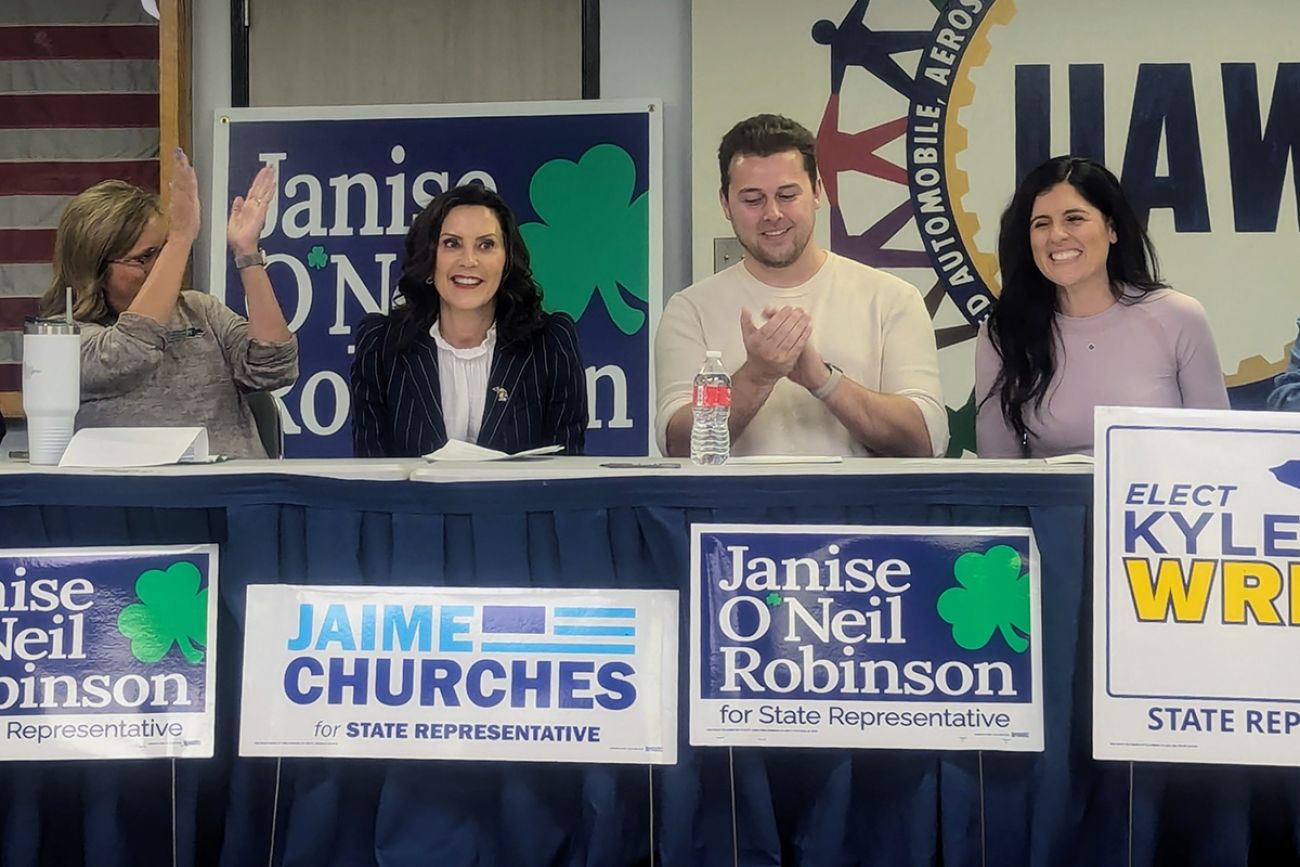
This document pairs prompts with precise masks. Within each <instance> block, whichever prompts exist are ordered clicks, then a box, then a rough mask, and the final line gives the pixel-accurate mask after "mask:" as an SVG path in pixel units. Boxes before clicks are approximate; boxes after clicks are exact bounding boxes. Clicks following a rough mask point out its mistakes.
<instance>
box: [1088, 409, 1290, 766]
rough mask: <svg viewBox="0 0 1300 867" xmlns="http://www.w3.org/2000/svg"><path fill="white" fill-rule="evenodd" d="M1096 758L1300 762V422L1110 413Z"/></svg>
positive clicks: (1101, 529) (1096, 609) (1097, 559)
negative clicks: (1298, 663)
mask: <svg viewBox="0 0 1300 867" xmlns="http://www.w3.org/2000/svg"><path fill="white" fill-rule="evenodd" d="M1096 437H1097V439H1096V443H1097V465H1096V475H1095V482H1094V484H1095V491H1096V494H1095V496H1096V513H1095V514H1096V517H1095V519H1094V520H1095V526H1096V531H1095V537H1094V555H1093V563H1094V579H1093V656H1094V658H1093V698H1092V703H1093V736H1092V737H1093V741H1092V751H1093V755H1094V756H1095V757H1096V758H1099V759H1126V760H1131V761H1156V762H1221V763H1232V764H1258V765H1300V666H1297V665H1296V664H1295V661H1296V659H1297V658H1300V416H1296V415H1290V414H1286V413H1263V412H1248V413H1247V412H1226V411H1217V412H1207V411H1198V410H1156V409H1127V408H1123V409H1122V408H1116V407H1100V408H1098V410H1097V415H1096Z"/></svg>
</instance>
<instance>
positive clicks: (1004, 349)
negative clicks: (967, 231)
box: [975, 157, 1228, 458]
mask: <svg viewBox="0 0 1300 867" xmlns="http://www.w3.org/2000/svg"><path fill="white" fill-rule="evenodd" d="M998 256H999V260H1000V265H1001V268H1002V294H1001V296H1000V297H999V299H998V302H997V303H996V304H995V305H994V307H993V310H992V312H991V313H990V314H989V317H988V319H987V320H986V321H985V323H984V325H983V326H981V328H980V332H979V338H978V342H977V344H976V349H975V394H976V399H977V400H978V401H979V410H978V415H977V418H976V423H975V437H976V450H977V451H978V453H979V456H980V457H984V458H1011V457H1035V458H1041V457H1049V456H1051V455H1061V454H1072V453H1084V454H1091V453H1092V449H1093V442H1092V432H1093V423H1092V415H1093V408H1094V407H1097V406H1155V407H1196V408H1201V409H1226V408H1227V407H1228V394H1227V390H1226V389H1225V388H1224V384H1223V371H1222V368H1221V367H1220V365H1219V354H1218V352H1217V350H1216V349H1215V348H1214V337H1213V335H1212V334H1211V333H1210V325H1209V322H1208V321H1207V319H1206V317H1205V310H1204V309H1203V308H1202V307H1201V305H1200V304H1199V303H1198V302H1197V301H1196V300H1195V299H1193V298H1191V297H1189V296H1187V295H1184V294H1182V293H1181V292H1176V291H1174V290H1173V289H1170V288H1169V287H1168V286H1167V285H1166V284H1165V283H1163V282H1162V281H1161V280H1160V277H1159V274H1158V271H1157V267H1156V255H1155V248H1154V247H1153V246H1152V244H1151V240H1150V238H1149V237H1148V236H1147V233H1146V229H1145V228H1144V227H1143V226H1142V223H1141V222H1140V221H1139V220H1138V217H1137V214H1136V213H1134V211H1133V207H1132V206H1131V205H1130V204H1129V202H1128V200H1127V199H1126V198H1125V197H1124V192H1123V190H1122V189H1121V188H1120V185H1119V181H1118V180H1117V179H1116V178H1115V176H1114V175H1113V174H1111V173H1110V172H1109V171H1108V170H1107V169H1106V167H1105V166H1102V165H1101V164H1100V163H1097V162H1094V161H1092V160H1089V159H1086V158H1083V157H1057V158H1055V159H1052V160H1049V161H1048V162H1046V163H1044V164H1043V165H1041V166H1039V167H1038V168H1036V169H1034V170H1033V171H1032V172H1030V173H1029V174H1028V175H1027V176H1026V177H1025V179H1024V181H1022V182H1021V184H1020V187H1019V189H1017V190H1016V194H1015V196H1014V197H1013V198H1012V200H1011V204H1010V205H1009V206H1008V207H1007V209H1006V211H1005V212H1004V213H1003V214H1002V225H1001V234H1000V236H999V239H998Z"/></svg>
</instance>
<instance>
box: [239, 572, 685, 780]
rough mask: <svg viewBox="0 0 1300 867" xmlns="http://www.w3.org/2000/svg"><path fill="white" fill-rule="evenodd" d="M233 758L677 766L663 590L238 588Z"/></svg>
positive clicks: (670, 620) (671, 612)
mask: <svg viewBox="0 0 1300 867" xmlns="http://www.w3.org/2000/svg"><path fill="white" fill-rule="evenodd" d="M242 706H243V716H242V719H241V720H240V726H239V753H240V755H243V756H321V757H337V758H346V757H356V758H388V759H488V760H495V761H531V762H609V763H619V764H673V763H675V762H676V761H677V592H676V591H675V590H546V589H537V588H528V589H461V588H451V587H438V588H433V587H420V588H415V587H408V588H400V587H331V588H318V587H299V586H289V585H251V586H250V587H249V588H248V616H247V621H246V623H245V632H244V685H243V705H242Z"/></svg>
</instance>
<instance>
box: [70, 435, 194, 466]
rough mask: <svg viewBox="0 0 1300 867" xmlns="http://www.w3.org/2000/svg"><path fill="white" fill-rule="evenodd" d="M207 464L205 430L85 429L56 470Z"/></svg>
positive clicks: (75, 437)
mask: <svg viewBox="0 0 1300 867" xmlns="http://www.w3.org/2000/svg"><path fill="white" fill-rule="evenodd" d="M210 460H211V458H209V456H208V430H207V428H202V427H88V428H84V429H83V430H79V431H77V432H76V433H75V434H73V435H72V441H71V442H69V443H68V447H67V449H65V450H64V452H63V458H62V460H60V461H59V466H61V467H94V468H99V469H107V468H110V467H161V466H166V465H167V464H206V463H209V462H210Z"/></svg>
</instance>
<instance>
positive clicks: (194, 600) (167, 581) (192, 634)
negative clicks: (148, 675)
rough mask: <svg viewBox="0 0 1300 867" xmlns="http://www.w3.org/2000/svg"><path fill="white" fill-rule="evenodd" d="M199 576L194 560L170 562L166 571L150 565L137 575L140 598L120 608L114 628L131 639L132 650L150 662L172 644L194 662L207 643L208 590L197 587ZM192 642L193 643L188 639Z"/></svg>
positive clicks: (143, 660)
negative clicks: (201, 648) (191, 561)
mask: <svg viewBox="0 0 1300 867" xmlns="http://www.w3.org/2000/svg"><path fill="white" fill-rule="evenodd" d="M201 581H202V576H201V575H200V574H199V569H198V567H197V566H195V565H194V564H193V563H185V562H181V563H173V564H172V565H170V566H168V567H167V571H165V572H164V571H162V570H160V569H150V570H148V571H147V572H144V573H142V574H141V575H140V577H139V578H137V579H136V582H135V595H136V596H137V597H139V599H140V601H139V602H137V603H135V604H133V605H128V606H126V607H125V608H123V609H122V613H121V614H119V615H118V618H117V631H118V632H120V633H122V635H124V636H125V637H127V638H129V639H131V653H132V655H134V656H135V658H136V659H138V660H140V661H141V662H145V663H149V664H153V663H155V662H157V661H159V660H160V659H162V658H163V657H164V656H166V655H167V653H168V651H170V650H171V649H172V645H173V644H175V645H176V646H177V647H179V648H180V651H181V655H182V656H184V657H185V659H186V660H188V661H189V662H192V663H194V664H195V665H197V664H198V663H200V662H202V661H203V651H202V650H199V649H198V648H196V647H195V646H194V645H195V644H197V645H199V647H206V646H207V644H208V640H207V635H208V591H207V590H206V589H204V590H200V589H199V584H200V582H201ZM191 642H192V643H191Z"/></svg>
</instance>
